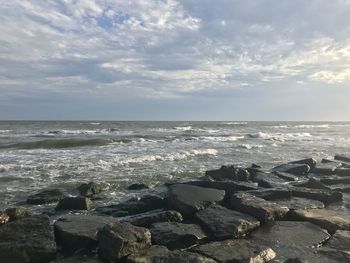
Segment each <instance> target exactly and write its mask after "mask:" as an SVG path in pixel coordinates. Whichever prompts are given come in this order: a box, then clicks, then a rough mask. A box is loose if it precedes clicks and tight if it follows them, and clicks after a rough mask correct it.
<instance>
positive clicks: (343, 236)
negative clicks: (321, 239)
mask: <svg viewBox="0 0 350 263" xmlns="http://www.w3.org/2000/svg"><path fill="white" fill-rule="evenodd" d="M324 247H327V248H334V249H339V250H346V251H350V231H346V230H337V231H336V232H335V234H334V235H333V236H332V237H331V238H330V239H329V240H328V241H327V243H326V244H325V245H324Z"/></svg>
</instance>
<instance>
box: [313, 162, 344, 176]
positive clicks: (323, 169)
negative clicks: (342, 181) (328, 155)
mask: <svg viewBox="0 0 350 263" xmlns="http://www.w3.org/2000/svg"><path fill="white" fill-rule="evenodd" d="M341 165H342V164H341V163H339V162H333V161H328V160H325V159H323V160H322V162H321V163H318V164H316V166H315V168H313V169H312V170H311V172H312V173H313V174H321V175H331V174H334V172H335V169H337V168H338V167H340V166H341Z"/></svg>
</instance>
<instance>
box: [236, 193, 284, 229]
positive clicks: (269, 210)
mask: <svg viewBox="0 0 350 263" xmlns="http://www.w3.org/2000/svg"><path fill="white" fill-rule="evenodd" d="M231 207H232V208H233V209H235V210H237V211H240V212H242V213H246V214H248V215H251V216H253V217H255V218H257V219H259V220H260V221H262V222H268V221H272V220H276V219H280V218H283V217H284V216H285V215H286V214H287V213H288V211H289V209H288V208H287V207H285V206H280V205H278V204H277V203H275V202H271V201H266V200H264V199H262V198H259V197H256V196H253V195H251V194H247V193H237V194H234V195H233V196H232V198H231Z"/></svg>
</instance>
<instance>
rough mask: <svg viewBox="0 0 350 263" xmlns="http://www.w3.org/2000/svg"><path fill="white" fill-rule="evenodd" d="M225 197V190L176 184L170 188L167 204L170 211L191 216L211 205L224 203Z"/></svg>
mask: <svg viewBox="0 0 350 263" xmlns="http://www.w3.org/2000/svg"><path fill="white" fill-rule="evenodd" d="M224 197H225V191H223V190H218V189H212V188H204V187H198V186H193V185H185V184H176V185H172V186H170V187H169V191H168V198H167V203H168V207H169V208H170V209H175V210H177V211H179V212H180V213H181V214H183V215H187V216H191V215H193V214H194V213H196V212H197V211H200V210H202V209H204V208H206V207H207V206H209V205H211V204H215V203H219V202H222V201H223V200H224Z"/></svg>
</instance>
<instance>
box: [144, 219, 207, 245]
mask: <svg viewBox="0 0 350 263" xmlns="http://www.w3.org/2000/svg"><path fill="white" fill-rule="evenodd" d="M150 231H151V234H152V244H155V245H162V246H166V247H167V248H169V249H171V250H174V249H183V248H187V247H190V246H193V245H195V244H197V243H198V242H200V241H201V240H203V239H205V238H206V235H205V234H204V232H203V230H202V229H201V227H200V226H198V225H195V224H182V223H177V222H160V223H155V224H153V225H152V226H151V228H150Z"/></svg>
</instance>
